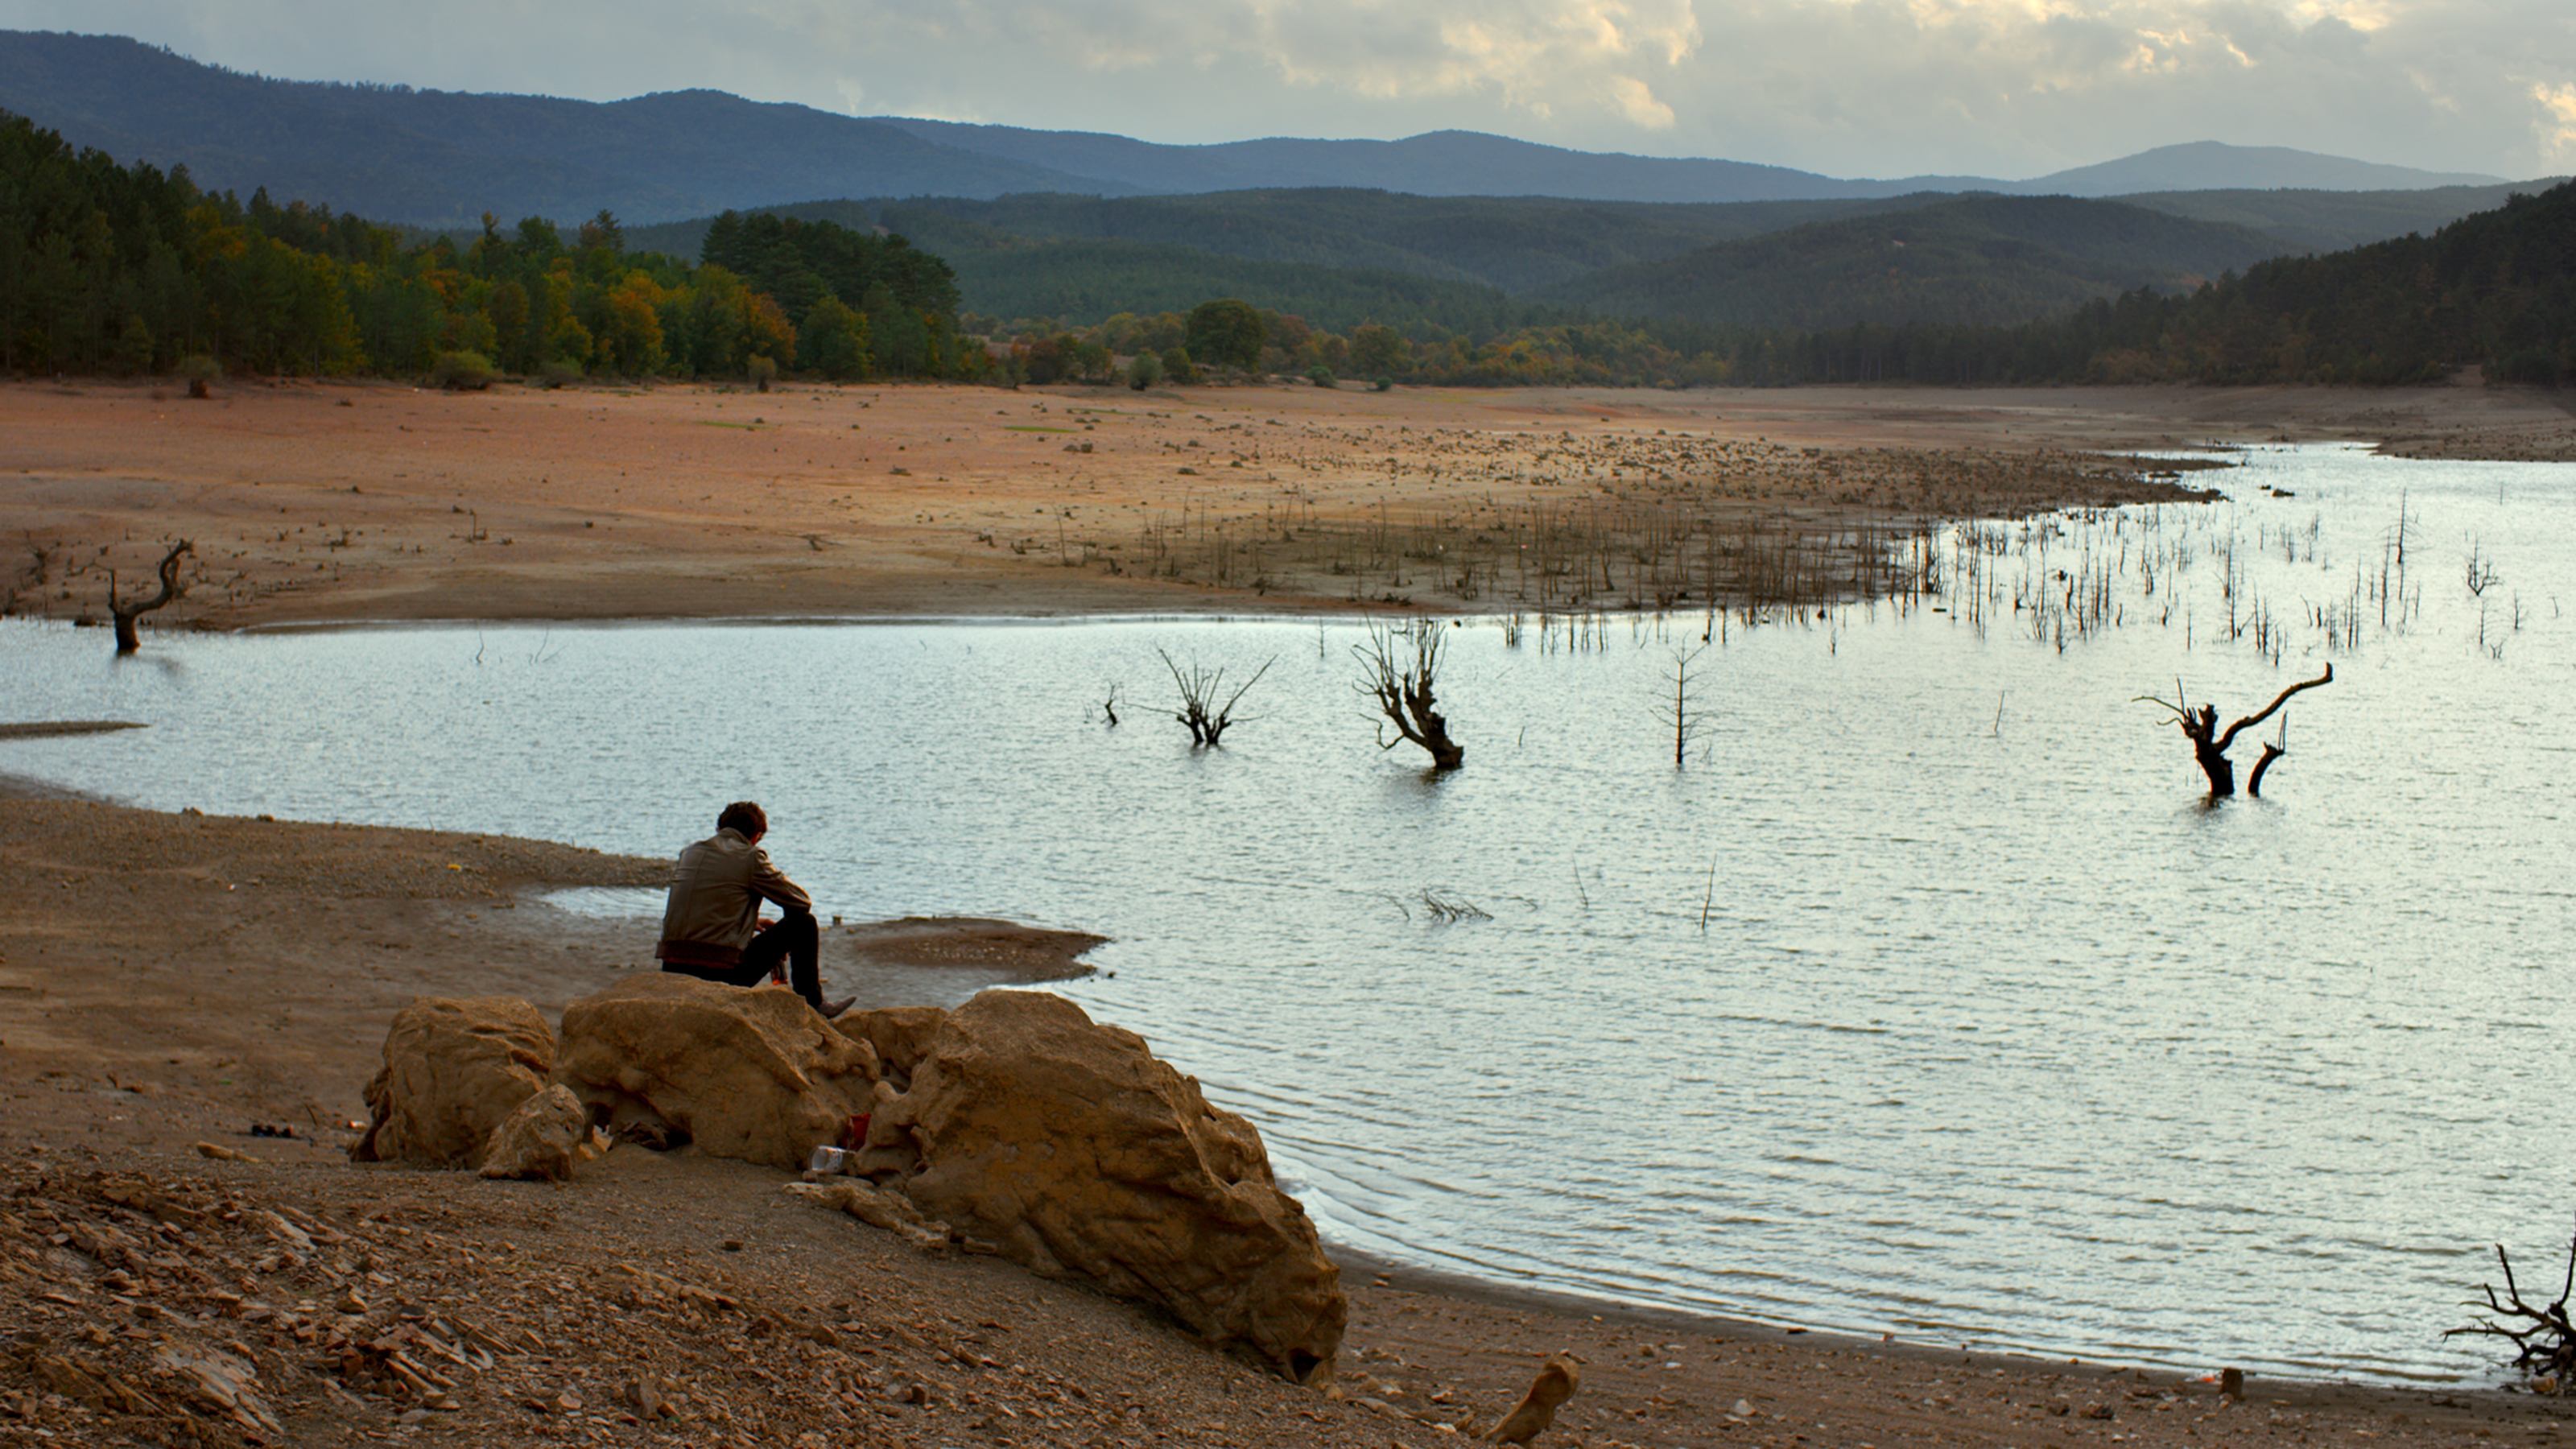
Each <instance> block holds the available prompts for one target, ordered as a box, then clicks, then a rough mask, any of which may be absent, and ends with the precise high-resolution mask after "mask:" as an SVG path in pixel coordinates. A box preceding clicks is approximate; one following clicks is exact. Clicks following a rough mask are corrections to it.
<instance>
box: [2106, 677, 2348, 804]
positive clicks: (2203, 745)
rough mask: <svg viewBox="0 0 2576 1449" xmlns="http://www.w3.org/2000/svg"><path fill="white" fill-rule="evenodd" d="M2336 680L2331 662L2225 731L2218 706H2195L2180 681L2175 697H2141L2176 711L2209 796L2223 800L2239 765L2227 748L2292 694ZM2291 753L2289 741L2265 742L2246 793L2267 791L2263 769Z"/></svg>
mask: <svg viewBox="0 0 2576 1449" xmlns="http://www.w3.org/2000/svg"><path fill="white" fill-rule="evenodd" d="M2332 683H2334V666H2333V665H2331V664H2329V665H2327V666H2326V670H2325V673H2323V674H2320V675H2318V676H2317V677H2316V678H2314V679H2303V680H2301V681H2299V682H2298V683H2296V684H2293V685H2291V686H2290V687H2289V688H2287V689H2285V690H2282V691H2281V692H2280V693H2279V694H2278V695H2275V696H2274V697H2273V699H2272V702H2271V703H2270V704H2268V705H2265V706H2264V707H2263V712H2262V713H2261V714H2254V715H2247V716H2246V717H2245V718H2243V719H2240V720H2238V721H2237V722H2236V723H2234V724H2232V725H2229V726H2228V727H2227V730H2226V732H2225V733H2224V734H2222V733H2220V732H2219V729H2218V706H2216V705H2214V704H2204V705H2202V706H2200V707H2199V708H2198V709H2194V708H2192V707H2191V704H2190V702H2189V701H2188V700H2186V699H2184V698H2183V693H2182V687H2181V685H2180V684H2179V683H2177V684H2176V685H2175V687H2174V697H2173V698H2172V699H2171V700H2163V699H2158V698H2156V697H2155V696H2154V695H2152V694H2142V695H2140V696H2138V698H2139V699H2140V700H2142V701H2144V702H2146V703H2148V704H2153V705H2157V706H2159V707H2161V708H2163V709H2166V710H2168V711H2171V712H2172V714H2173V717H2174V724H2175V725H2176V726H2177V727H2178V728H2180V729H2181V730H2182V732H2183V737H2184V738H2186V739H2188V740H2190V741H2191V753H2192V758H2193V759H2194V760H2196V761H2197V762H2199V765H2200V773H2201V774H2202V776H2203V777H2205V778H2206V779H2207V780H2208V781H2209V798H2210V799H2212V800H2223V799H2225V798H2227V797H2228V796H2230V795H2233V794H2235V793H2236V765H2235V763H2234V762H2233V761H2231V760H2229V759H2228V758H2227V751H2228V750H2229V748H2230V747H2232V746H2233V745H2235V743H2236V737H2237V736H2238V735H2239V734H2242V733H2244V732H2245V731H2246V730H2249V729H2252V728H2253V727H2254V726H2256V725H2258V724H2261V723H2262V722H2263V721H2265V720H2267V719H2270V718H2271V717H2272V716H2273V715H2274V714H2276V713H2278V712H2279V711H2280V708H2281V706H2282V705H2285V704H2287V703H2289V702H2290V696H2291V695H2294V694H2296V693H2298V692H2299V691H2300V690H2303V689H2314V688H2316V687H2317V686H2318V685H2321V684H2332ZM2288 753H2289V747H2288V746H2286V745H2282V744H2272V743H2266V744H2265V745H2264V746H2263V758H2261V759H2260V760H2257V761H2255V762H2254V773H2253V774H2252V775H2251V776H2249V777H2248V778H2247V780H2246V782H2245V793H2246V794H2248V795H2252V796H2255V797H2256V798H2260V797H2261V796H2262V794H2263V772H2264V771H2266V770H2268V769H2270V768H2272V762H2273V761H2274V760H2277V759H2279V758H2281V757H2282V756H2283V755H2286V754H2288Z"/></svg>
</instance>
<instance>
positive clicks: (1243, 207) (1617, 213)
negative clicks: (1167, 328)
mask: <svg viewBox="0 0 2576 1449" xmlns="http://www.w3.org/2000/svg"><path fill="white" fill-rule="evenodd" d="M1941 199H1942V198H1941V197H1939V196H1935V195H1920V196H1910V197H1901V198H1897V199H1894V200H1888V201H1744V202H1732V203H1725V204H1716V205H1693V204H1682V203H1672V204H1655V203H1648V202H1626V201H1565V200H1558V199H1555V198H1551V197H1534V196H1512V197H1499V196H1408V195H1404V194H1402V193H1398V192H1388V191H1360V190H1351V189H1345V188H1310V189H1297V190H1279V191H1226V192H1217V193H1212V194H1208V195H1198V196H1129V197H1113V198H1102V197H1094V196H1061V195H1028V196H1006V197H1001V198H999V199H996V200H990V201H985V200H970V199H961V198H957V197H920V198H915V199H912V200H906V201H837V202H812V203H806V204H802V205H797V206H786V207H778V208H774V209H775V210H777V211H779V212H780V213H782V214H784V215H791V216H800V217H807V218H809V219H817V220H832V221H838V222H841V223H843V224H844V225H866V224H869V223H871V222H882V223H884V224H885V225H888V226H891V227H893V228H894V229H896V230H898V231H902V232H904V233H906V234H907V235H915V236H923V237H928V236H934V235H936V236H941V237H943V238H945V237H948V236H950V235H951V234H952V233H955V232H956V231H957V229H959V228H965V229H967V231H968V232H969V233H971V235H972V236H973V237H975V238H976V240H975V241H974V242H973V243H972V244H975V245H981V244H983V239H984V238H986V237H988V236H998V235H1007V236H1014V237H1020V238H1025V239H1030V240H1035V239H1039V238H1045V239H1049V240H1065V241H1077V240H1078V241H1085V242H1097V243H1102V244H1104V245H1103V246H1102V247H1101V248H1099V249H1097V250H1099V251H1100V252H1102V253H1103V254H1105V253H1106V252H1107V251H1109V250H1113V249H1114V248H1115V247H1116V246H1117V245H1119V244H1130V243H1132V244H1140V245H1145V246H1153V247H1188V248H1191V249H1193V250H1196V251H1201V252H1207V253H1213V254H1215V255H1216V256H1220V257H1237V258H1242V259H1244V260H1247V261H1260V262H1286V263H1297V264H1303V265H1311V266H1319V267H1366V268H1374V269H1378V270H1383V271H1396V272H1411V273H1414V274H1416V275H1418V276H1423V277H1429V278H1433V279H1435V280H1439V281H1449V282H1473V283H1477V284H1480V285H1483V286H1488V287H1497V288H1500V289H1502V290H1503V291H1506V292H1526V291H1531V290H1535V289H1537V288H1540V287H1545V286H1550V285H1553V284H1556V283H1559V282H1565V281H1571V280H1573V279H1574V278H1576V277H1580V276H1584V275H1586V274H1588V273H1591V272H1594V271H1598V270H1600V269H1601V268H1603V267H1612V266H1622V265H1625V264H1627V263H1630V262H1637V261H1654V260H1659V259H1661V258H1664V257H1670V256H1678V255H1680V254H1681V253H1683V252H1687V251H1690V250H1692V249H1694V248H1697V247H1703V246H1706V245H1708V244H1709V243H1711V242H1715V241H1723V240H1728V239H1731V238H1737V237H1749V236H1758V235H1760V234H1762V233H1764V232H1769V231H1778V230H1781V229H1783V228H1786V227H1791V226H1797V225H1799V224H1801V223H1804V222H1809V221H1818V220H1828V219H1831V218H1835V217H1841V216H1851V215H1855V214H1859V213H1863V212H1873V211H1886V210H1893V209H1903V208H1909V207H1914V206H1921V205H1927V204H1929V203H1932V202H1935V201H1939V200H1941ZM706 225H707V222H706V220H705V219H703V218H701V219H699V220H695V221H688V222H675V223H670V224H668V225H664V226H655V227H645V228H638V229H636V230H635V235H636V237H637V239H638V243H639V244H640V245H650V246H652V247H654V248H656V249H657V250H661V251H668V252H672V253H674V254H678V255H690V254H693V253H694V252H695V251H696V250H697V241H698V238H699V237H700V236H702V235H703V234H704V233H705V228H706ZM945 249H946V247H945V246H944V245H943V250H945ZM980 310H990V309H980ZM1292 310H1293V309H1292Z"/></svg>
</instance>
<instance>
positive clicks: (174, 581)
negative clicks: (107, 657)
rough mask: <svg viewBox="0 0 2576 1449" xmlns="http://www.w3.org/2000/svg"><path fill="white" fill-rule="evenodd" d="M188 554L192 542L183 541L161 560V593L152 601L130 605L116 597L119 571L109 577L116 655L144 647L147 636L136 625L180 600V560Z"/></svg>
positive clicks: (110, 606)
mask: <svg viewBox="0 0 2576 1449" xmlns="http://www.w3.org/2000/svg"><path fill="white" fill-rule="evenodd" d="M187 552H188V541H187V540H186V539H184V538H183V539H181V540H179V541H178V542H177V543H175V544H173V545H171V548H170V551H169V552H168V553H166V554H163V555H162V556H161V592H159V593H157V594H154V595H153V596H152V597H150V598H148V599H138V600H136V601H134V602H133V603H131V604H129V603H126V602H125V601H124V600H122V599H119V598H118V597H117V596H116V571H115V570H114V569H110V570H108V574H107V611H108V612H109V613H111V614H113V615H115V616H116V652H117V653H119V654H132V653H134V652H135V651H136V650H138V649H141V648H142V647H143V636H142V634H141V633H140V632H139V631H138V630H137V629H136V627H135V621H136V620H138V619H140V618H142V617H143V616H144V615H146V614H149V613H151V612H152V611H153V610H155V609H158V608H160V607H161V606H162V605H164V604H167V603H169V602H170V601H171V600H172V599H175V598H177V597H179V592H180V591H179V559H180V557H181V555H183V554H185V553H187Z"/></svg>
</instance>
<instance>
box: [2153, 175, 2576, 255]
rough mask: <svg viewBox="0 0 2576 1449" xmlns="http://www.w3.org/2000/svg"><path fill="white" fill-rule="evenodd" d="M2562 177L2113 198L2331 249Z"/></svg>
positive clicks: (2419, 228)
mask: <svg viewBox="0 0 2576 1449" xmlns="http://www.w3.org/2000/svg"><path fill="white" fill-rule="evenodd" d="M2562 179H2564V178H2552V179H2546V180H2541V181H2524V182H2513V183H2498V184H2496V185H2494V186H2438V187H2433V188H2431V189H2429V190H2424V191H2164V192H2144V193H2141V194H2138V195H2135V196H2123V197H2120V198H2119V200H2122V201H2125V202H2127V203H2129V204H2130V205H2131V206H2143V207H2145V208H2147V209H2148V210H2149V211H2162V212H2168V213H2171V214H2172V215H2175V216H2188V217H2192V218H2194V219H2196V220H2200V221H2215V222H2224V223H2226V224H2227V225H2230V226H2241V227H2245V228H2247V229H2249V230H2253V231H2259V232H2261V233H2263V234H2264V235H2265V236H2269V237H2273V238H2276V239H2278V240H2279V241H2280V242H2281V244H2282V249H2283V250H2284V251H2286V252H2335V251H2342V250H2343V249H2345V248H2346V247H2357V246H2367V245H2369V244H2370V243H2372V242H2378V241H2387V240H2388V239H2390V238H2391V237H2401V236H2405V235H2407V234H2408V233H2410V232H2425V233H2431V232H2435V231H2438V230H2440V229H2441V228H2443V227H2445V226H2448V225H2450V224H2451V223H2452V222H2455V221H2458V220H2459V219H2460V218H2461V217H2464V216H2467V215H2469V214H2470V213H2472V212H2479V211H2493V210H2494V209H2496V208H2497V207H2499V206H2502V205H2504V203H2505V200H2506V198H2508V197H2510V196H2512V195H2514V194H2515V193H2516V192H2523V193H2529V192H2535V191H2543V190H2546V189H2548V188H2549V187H2550V186H2552V185H2554V184H2556V181H2557V180H2562Z"/></svg>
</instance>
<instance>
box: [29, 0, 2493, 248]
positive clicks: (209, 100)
mask: <svg viewBox="0 0 2576 1449" xmlns="http://www.w3.org/2000/svg"><path fill="white" fill-rule="evenodd" d="M0 109H7V110H10V111H14V112H16V113H18V114H21V115H24V116H27V117H29V118H30V119H32V120H34V121H35V122H37V123H38V124H39V125H43V126H47V127H51V128H53V129H56V130H59V131H61V132H62V133H63V135H64V136H65V138H66V139H68V140H70V141H72V142H73V143H74V144H76V145H85V146H97V147H100V148H102V149H104V150H106V151H108V152H110V153H111V154H114V155H115V156H117V157H118V158H119V159H121V160H128V161H131V160H136V159H145V160H150V161H152V162H154V163H155V164H158V165H171V164H178V163H184V164H186V165H187V166H188V168H189V169H190V171H191V172H193V173H194V174H195V175H196V176H197V178H198V180H199V181H200V182H201V183H203V184H206V185H210V186H214V187H218V188H229V189H234V190H245V191H246V190H248V189H250V188H252V187H255V186H261V185H265V186H266V187H268V189H269V190H270V191H271V192H272V193H273V194H276V195H279V196H293V197H300V198H304V199H307V200H312V201H317V202H323V203H327V204H329V205H332V206H335V207H339V208H342V209H346V210H351V211H357V212H360V213H363V214H365V215H368V216H371V217H375V218H377V219H380V220H384V221H390V222H400V223H412V224H419V225H429V226H455V225H460V224H465V223H470V222H471V221H472V220H473V219H474V218H475V217H476V216H478V215H479V214H480V213H482V212H484V211H486V210H489V211H492V212H494V213H496V214H498V215H500V216H501V217H503V218H504V219H505V220H506V219H515V218H516V217H518V216H521V215H526V214H532V213H533V214H540V215H547V216H553V217H556V218H559V219H574V218H579V217H584V216H588V215H590V214H591V213H593V212H596V211H598V210H600V209H602V208H603V207H604V208H607V209H610V210H613V211H615V212H617V213H618V214H619V215H620V216H621V217H623V218H626V219H627V220H629V221H639V222H643V221H657V220H670V219H677V218H682V217H689V216H702V215H706V214H709V213H712V212H716V211H720V210H723V209H726V208H729V207H730V208H747V207H760V206H776V205H782V204H785V203H790V202H799V201H807V200H813V199H817V198H827V197H850V196H859V197H865V196H928V195H936V196H950V197H967V198H981V199H990V198H993V197H998V196H1003V195H1008V194H1012V193H1020V192H1059V193H1076V194H1088V195H1099V196H1121V195H1135V194H1140V193H1161V194H1173V193H1202V192H1213V191H1234V190H1245V189H1275V188H1314V187H1329V188H1364V189H1378V190H1385V191H1396V192H1406V193H1411V194H1415V195H1420V196H1435V197H1458V196H1548V197H1559V198H1567V199H1575V200H1592V201H1627V202H1669V203H1728V202H1746V201H1773V202H1789V201H1819V200H1829V199H1844V200H1850V199H1893V198H1898V197H1902V196H1905V195H1907V194H1909V193H1915V192H1924V191H1940V192H1959V191H1996V192H2012V193H2022V194H2038V193H2049V192H2068V193H2075V194H2084V195H2101V194H2107V193H2113V192H2127V191H2149V190H2152V191H2176V190H2199V189H2208V188H2218V187H2226V188H2247V187H2257V188H2269V187H2276V186H2300V187H2307V188H2314V189H2323V190H2343V189H2350V188H2353V187H2361V186H2367V187H2371V188H2378V189H2388V188H2407V187H2427V186H2442V185H2450V184H2457V183H2462V182H2479V181H2486V180H2491V179H2492V178H2480V177H2467V178H2464V177H2457V176H2445V175H2439V174H2436V173H2431V172H2420V171H2409V170H2407V169H2406V168H2403V167H2389V166H2378V165H2373V164H2371V163H2367V162H2360V161H2350V160H2345V159H2342V158H2339V157H2331V156H2316V155H2311V154H2309V153H2305V152H2297V151H2286V150H2280V149H2278V148H2263V147H2238V146H2224V145H2220V144H2218V143H2215V142H2197V143H2193V144H2191V145H2186V146H2168V147H2163V148H2160V149H2158V150H2155V151H2149V152H2145V153H2142V154H2141V155H2138V156H2134V157H2128V158H2124V159H2122V160H2119V161H2109V162H2104V163H2102V164H2101V165H2099V166H2087V167H2081V168H2077V169H2075V170H2072V171H2065V172H2059V173H2057V174H2056V175H2053V176H2045V177H2040V178H2037V179H2035V180H2029V181H2002V180H1996V179H1992V178H1982V177H1973V176H1942V177H1911V178H1901V179H1896V180H1844V179H1837V178H1834V177H1830V176H1820V175H1817V174H1815V173H1813V172H1807V171H1798V170H1793V169H1791V168H1788V167H1783V166H1763V165H1756V164H1753V163H1750V162H1743V161H1727V160H1714V159H1701V158H1671V157H1654V156H1630V155H1620V154H1610V153H1593V152H1584V151H1570V150H1566V149H1564V148H1561V147H1556V146H1542V145H1538V144H1535V143H1532V142H1527V141H1518V140H1513V139H1511V138H1509V137H1503V136H1489V135H1483V134H1480V133H1477V132H1470V131H1437V132H1432V133H1429V134H1427V135H1421V136H1412V137H1407V138H1405V139H1402V140H1396V141H1321V140H1300V139H1295V138H1272V139H1266V140H1253V141H1233V142H1226V143H1223V144H1219V145H1208V146H1171V145H1161V144H1156V143H1152V142H1146V141H1138V140H1134V139H1132V138H1129V137H1124V136H1110V135H1100V134H1096V133H1089V132H1079V131H1034V130H1024V129H1019V128H1014V127H1006V126H970V125H961V124H957V123H952V122H944V121H922V120H905V119H896V118H880V119H875V120H866V119H859V118H855V117H850V116H842V115H835V114H832V113H830V112H825V111H818V110H814V109H812V108H810V107H805V106H793V105H767V104H759V103H755V102H751V101H746V100H743V99H742V98H740V97H738V96H731V95H726V94H723V93H721V92H715V91H678V92H669V93H664V94H659V95H650V96H639V97H636V98H634V99H632V100H624V101H611V102H591V101H570V100H559V99H553V98H548V97H543V96H509V95H475V94H466V93H461V92H451V91H418V90H412V89H409V88H407V87H387V86H368V85H331V84H319V83H312V82H299V81H279V80H270V79H266V78H263V77H257V76H249V75H242V74H238V73H235V72H231V71H226V70H222V69H220V68H217V67H213V66H206V65H200V64H198V63H196V62H194V61H191V60H187V59H185V58H183V57H180V56H178V55H175V54H172V53H171V52H169V51H165V50H160V49H157V48H154V47H151V46H146V45H142V44H139V43H137V42H135V41H132V40H126V39H122V38H117V37H107V36H76V35H63V34H50V33H35V32H26V31H0Z"/></svg>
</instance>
